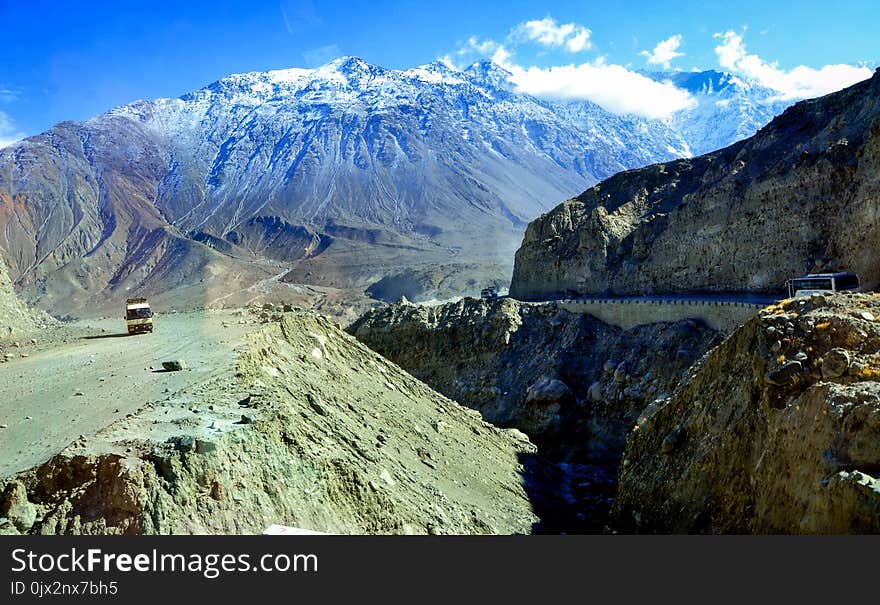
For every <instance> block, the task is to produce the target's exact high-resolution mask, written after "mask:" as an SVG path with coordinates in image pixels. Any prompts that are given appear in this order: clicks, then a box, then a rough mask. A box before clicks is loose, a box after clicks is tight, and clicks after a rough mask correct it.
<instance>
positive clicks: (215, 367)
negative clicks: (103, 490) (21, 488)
mask: <svg viewBox="0 0 880 605" xmlns="http://www.w3.org/2000/svg"><path fill="white" fill-rule="evenodd" d="M78 327H79V328H81V332H82V334H83V336H75V337H74V338H73V339H68V341H67V342H64V341H60V342H57V343H49V346H48V347H41V350H39V351H34V352H31V353H30V355H29V357H24V358H21V357H20V358H17V359H13V360H12V361H10V362H8V363H5V364H0V425H3V426H4V428H0V477H3V476H8V475H10V474H13V473H16V472H18V471H21V470H25V469H28V468H31V467H33V466H34V465H36V464H40V463H42V462H44V461H46V460H48V459H49V458H50V457H52V456H53V455H54V454H55V453H57V452H58V451H60V450H61V449H63V448H64V447H66V446H67V445H69V444H70V443H71V442H72V441H74V440H76V439H77V438H78V437H79V436H80V435H85V436H86V437H90V436H91V435H93V434H94V433H95V432H97V431H98V430H100V429H101V428H103V427H104V426H106V425H108V424H110V423H111V422H113V421H114V420H118V419H119V418H123V417H125V416H126V415H127V414H132V413H134V412H136V411H137V410H138V409H140V408H141V407H142V406H143V405H144V404H146V403H147V402H148V401H155V400H158V399H160V398H163V397H167V396H168V394H169V393H174V392H176V391H179V390H181V389H184V388H188V387H191V386H193V385H196V384H199V383H202V382H204V381H206V380H209V379H211V378H212V377H214V376H216V375H218V374H219V373H221V372H223V371H224V370H228V369H229V368H230V367H231V366H232V364H233V363H234V362H235V359H236V358H237V353H236V352H235V350H234V348H235V347H236V346H237V345H238V344H239V343H240V339H241V336H242V335H243V334H244V333H245V332H247V331H249V330H252V329H254V328H255V327H256V326H254V325H253V324H244V325H242V324H239V318H238V317H236V316H234V315H233V314H232V312H207V313H206V312H191V313H180V314H174V315H165V316H163V315H161V314H160V315H157V317H156V320H155V330H154V332H153V333H152V334H142V335H137V336H128V335H127V334H126V333H125V332H124V330H125V323H124V322H123V321H122V320H121V319H118V320H117V319H104V320H89V321H88V322H87V323H86V322H83V323H81V324H74V325H73V326H70V327H69V329H68V330H66V332H67V333H70V332H71V331H72V332H73V333H74V334H76V331H77V328H78ZM101 329H103V330H104V332H100V330H101ZM170 359H183V360H185V361H186V362H187V365H188V368H189V369H187V370H185V371H182V372H164V371H161V368H162V362H163V361H167V360H170Z"/></svg>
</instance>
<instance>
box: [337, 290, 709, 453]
mask: <svg viewBox="0 0 880 605" xmlns="http://www.w3.org/2000/svg"><path fill="white" fill-rule="evenodd" d="M348 330H349V332H350V333H351V334H353V335H355V336H356V337H357V338H358V339H359V340H360V341H361V342H363V343H365V344H367V345H368V346H369V347H371V348H372V349H374V350H376V351H378V352H380V353H381V354H382V355H384V356H386V357H388V358H389V359H391V360H392V361H394V362H395V363H397V364H398V365H400V366H401V367H403V368H404V369H406V370H407V371H408V372H410V373H412V374H413V375H414V376H416V377H417V378H419V379H421V380H423V381H425V382H426V383H427V384H429V385H430V386H431V387H432V388H435V389H437V390H438V391H440V392H441V393H443V394H445V395H447V396H448V397H450V398H452V399H455V400H456V401H458V402H460V403H462V404H464V405H467V406H470V407H472V408H474V409H477V410H479V411H480V412H481V413H482V414H483V417H484V418H486V420H488V421H490V422H492V423H495V424H498V425H501V426H509V427H515V428H517V429H519V430H522V431H523V432H525V433H526V434H528V435H529V436H530V437H532V438H533V439H535V440H536V441H537V442H538V443H539V444H540V446H541V447H542V451H543V452H544V453H545V455H558V456H561V457H564V458H566V459H580V460H592V461H605V462H609V461H610V462H613V463H616V461H617V460H619V456H620V452H621V451H622V449H623V445H624V439H625V435H626V432H627V428H628V427H629V426H630V425H631V424H632V422H634V421H635V418H636V416H637V415H638V413H639V412H640V411H641V410H642V408H643V407H644V406H646V405H647V404H648V403H650V402H651V401H653V400H654V399H655V398H656V397H658V396H661V395H665V394H668V393H671V392H672V390H673V389H674V388H675V386H676V385H677V383H678V380H679V378H680V377H681V375H682V374H683V372H685V371H686V370H687V368H688V367H689V366H690V365H691V364H692V363H693V362H694V361H695V360H696V359H698V358H699V357H700V356H701V355H702V354H703V353H704V352H705V351H706V350H707V349H708V348H709V347H711V346H712V345H713V344H714V343H716V342H718V340H719V337H718V336H717V334H716V333H714V332H713V331H711V330H709V329H708V328H706V327H705V326H704V325H702V324H701V323H699V322H695V321H690V320H686V321H682V322H678V323H665V324H653V325H645V326H639V327H636V328H633V329H631V330H621V329H619V328H615V327H613V326H609V325H607V324H604V323H602V322H600V321H598V320H597V319H595V318H593V317H592V316H590V315H585V314H576V313H569V312H567V311H563V310H560V309H557V308H556V307H555V305H552V304H551V305H532V304H526V303H521V302H519V301H515V300H512V299H497V300H493V301H484V300H476V299H473V298H466V299H463V300H461V301H458V302H455V303H449V304H445V305H440V306H434V307H430V306H417V305H412V304H405V303H404V304H395V305H389V306H386V307H382V308H380V309H376V310H373V311H370V312H368V313H367V314H365V315H364V316H363V317H361V318H360V319H359V320H357V321H356V322H354V323H353V324H352V325H351V326H350V327H349V328H348Z"/></svg>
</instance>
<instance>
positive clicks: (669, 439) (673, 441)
mask: <svg viewBox="0 0 880 605" xmlns="http://www.w3.org/2000/svg"><path fill="white" fill-rule="evenodd" d="M682 442H684V433H683V432H682V431H681V430H680V429H676V430H674V431H672V432H671V433H669V434H668V435H666V437H665V438H664V439H663V441H662V443H661V444H660V449H661V451H662V452H663V453H664V454H667V455H668V454H671V453H672V452H674V451H675V450H676V449H678V446H680V445H681V444H682Z"/></svg>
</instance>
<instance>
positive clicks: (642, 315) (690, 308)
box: [549, 298, 766, 334]
mask: <svg viewBox="0 0 880 605" xmlns="http://www.w3.org/2000/svg"><path fill="white" fill-rule="evenodd" d="M549 304H553V305H556V307H558V308H560V309H564V310H566V311H569V312H570V313H582V314H587V315H592V316H593V317H595V318H596V319H599V320H601V321H603V322H605V323H607V324H611V325H614V326H618V327H620V328H623V329H625V330H628V329H630V328H634V327H636V326H640V325H644V324H650V323H658V322H665V321H670V322H675V321H682V320H685V319H696V320H699V321H702V322H704V323H705V324H706V325H707V326H709V327H710V328H712V329H713V330H717V331H719V332H723V333H724V334H729V333H731V332H733V331H734V330H735V329H736V328H738V327H739V326H741V325H742V324H744V323H745V322H747V321H748V320H749V319H751V318H752V317H754V316H755V315H757V314H758V311H760V310H761V309H763V308H764V307H765V306H766V305H763V304H757V303H751V302H741V301H726V300H698V299H666V300H662V299H638V298H588V299H584V298H569V299H560V300H556V301H553V302H552V303H549Z"/></svg>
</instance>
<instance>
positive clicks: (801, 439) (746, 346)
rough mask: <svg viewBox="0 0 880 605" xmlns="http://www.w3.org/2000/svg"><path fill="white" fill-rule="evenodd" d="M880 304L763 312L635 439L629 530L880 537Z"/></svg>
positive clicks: (618, 505) (800, 304)
mask: <svg viewBox="0 0 880 605" xmlns="http://www.w3.org/2000/svg"><path fill="white" fill-rule="evenodd" d="M878 380H880V298H878V297H877V296H876V295H837V296H834V297H823V296H816V297H812V298H810V299H806V300H805V299H799V300H798V299H795V300H792V301H785V302H784V303H782V304H780V305H779V306H773V307H769V308H767V309H766V310H765V311H764V312H762V314H761V315H760V317H757V318H755V319H754V320H752V321H750V322H749V323H747V324H746V325H745V326H743V327H742V328H740V329H739V330H738V331H737V332H736V333H735V334H734V335H733V336H731V337H730V338H729V339H728V340H727V341H725V342H724V343H723V344H722V345H721V346H719V347H717V348H716V349H715V350H714V351H712V352H711V353H710V354H709V355H708V356H707V357H706V358H704V359H703V360H702V362H701V363H699V364H697V365H696V366H695V367H694V368H693V369H692V370H691V373H690V376H689V377H688V379H686V381H685V382H684V383H683V384H682V386H681V387H680V388H679V389H678V390H677V391H676V392H675V394H674V395H673V396H672V397H671V398H669V399H666V400H665V401H660V402H657V403H654V404H652V405H650V406H649V407H648V408H647V409H646V410H645V412H644V413H643V414H642V416H641V417H640V418H639V420H638V422H637V423H636V424H635V426H634V427H633V428H632V429H631V430H630V431H629V438H628V441H627V446H626V452H625V454H624V459H623V462H622V467H621V474H620V488H619V493H618V497H617V500H616V502H615V508H614V527H615V529H617V530H619V531H639V532H659V533H668V532H681V533H685V532H691V533H692V532H706V533H850V532H853V533H868V532H880V480H878V477H880V382H878Z"/></svg>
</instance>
